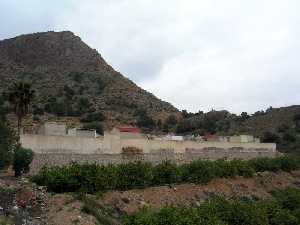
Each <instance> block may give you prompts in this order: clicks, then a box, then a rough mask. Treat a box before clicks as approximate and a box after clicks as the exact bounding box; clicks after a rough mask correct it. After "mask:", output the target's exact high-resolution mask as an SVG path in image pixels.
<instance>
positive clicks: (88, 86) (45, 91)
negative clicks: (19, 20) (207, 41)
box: [0, 31, 179, 123]
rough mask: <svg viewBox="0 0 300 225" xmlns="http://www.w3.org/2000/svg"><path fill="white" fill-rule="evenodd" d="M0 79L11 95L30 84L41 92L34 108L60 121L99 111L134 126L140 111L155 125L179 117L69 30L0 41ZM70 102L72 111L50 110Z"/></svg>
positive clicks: (176, 111) (3, 88) (173, 108)
mask: <svg viewBox="0 0 300 225" xmlns="http://www.w3.org/2000/svg"><path fill="white" fill-rule="evenodd" d="M0 78H1V81H2V82H1V84H0V91H7V87H9V86H10V84H11V83H12V82H14V81H17V80H24V81H29V82H30V83H32V86H33V88H34V89H36V90H37V92H38V93H37V98H36V100H35V102H34V108H37V109H39V111H45V112H47V113H50V114H51V113H54V114H55V113H57V112H55V111H60V112H58V113H57V114H59V115H60V116H73V115H75V116H81V115H82V114H85V113H90V112H95V111H101V112H103V113H104V114H106V115H107V116H109V117H111V118H113V119H114V118H118V117H122V118H121V119H120V118H119V119H120V120H122V121H126V120H127V121H128V122H130V123H131V122H134V121H136V119H137V117H136V111H137V110H144V111H146V113H147V114H148V115H149V116H151V117H152V118H154V119H155V120H157V119H158V118H166V117H167V116H168V115H169V114H173V113H175V114H177V113H178V112H179V111H178V109H176V108H175V107H174V106H172V105H171V104H170V103H167V102H165V101H162V100H160V99H158V98H157V97H155V96H154V95H153V94H151V93H150V92H148V91H146V90H144V89H142V88H140V87H139V86H137V85H136V84H135V83H134V82H133V81H131V80H130V79H128V78H126V77H124V76H123V75H122V74H121V73H120V72H117V71H115V70H114V69H113V68H112V67H111V66H110V65H109V64H107V63H106V61H105V60H104V59H103V57H102V56H101V54H100V53H98V52H97V51H96V50H95V49H92V48H90V47H89V46H88V45H87V44H85V43H84V42H83V41H82V40H81V39H80V37H78V36H76V35H75V34H74V33H72V32H70V31H62V32H54V31H50V32H39V33H33V34H25V35H20V36H17V37H15V38H10V39H4V40H2V41H0ZM83 98H84V100H82V99H83ZM80 101H82V102H81V103H84V101H85V103H84V104H82V105H83V106H82V107H81V106H78V105H80V104H81V103H80ZM87 101H88V103H87ZM66 102H68V105H69V106H70V107H69V109H59V110H56V109H52V110H51V105H52V106H53V105H56V106H57V107H58V108H60V107H61V106H62V105H63V103H66ZM46 105H48V108H47V107H46ZM49 105H50V106H49ZM87 106H89V107H87ZM61 108H63V107H61ZM111 118H109V119H111Z"/></svg>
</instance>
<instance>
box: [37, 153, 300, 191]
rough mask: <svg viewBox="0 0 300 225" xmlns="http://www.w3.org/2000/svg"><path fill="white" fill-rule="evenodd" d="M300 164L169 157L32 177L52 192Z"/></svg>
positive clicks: (202, 178)
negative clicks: (177, 160)
mask: <svg viewBox="0 0 300 225" xmlns="http://www.w3.org/2000/svg"><path fill="white" fill-rule="evenodd" d="M299 168H300V159H299V158H298V157H292V156H282V157H278V158H274V159H271V158H258V159H253V160H249V161H245V160H232V161H226V160H217V161H209V160H197V161H194V162H191V163H188V164H183V165H176V164H173V163H171V162H170V161H166V162H163V163H161V164H158V165H153V164H151V163H148V162H140V161H138V162H130V163H128V164H119V165H107V166H103V165H96V164H83V165H80V164H77V163H73V164H71V165H68V166H62V167H51V168H46V167H45V168H43V169H42V170H41V171H40V172H39V174H38V175H36V176H34V177H33V181H34V182H36V183H37V184H39V185H43V186H47V187H48V190H49V191H53V192H75V191H83V192H87V193H95V192H99V191H106V190H129V189H134V188H145V187H150V186H157V185H165V184H175V183H187V182H189V183H207V182H209V181H211V180H212V179H214V178H223V177H224V178H230V177H235V176H243V177H252V176H253V175H254V174H255V173H256V172H263V171H275V172H276V171H279V170H282V171H287V172H290V171H292V170H296V169H299Z"/></svg>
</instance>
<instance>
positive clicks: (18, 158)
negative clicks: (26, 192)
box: [13, 147, 33, 177]
mask: <svg viewBox="0 0 300 225" xmlns="http://www.w3.org/2000/svg"><path fill="white" fill-rule="evenodd" d="M32 159H33V151H32V150H30V149H26V148H22V147H18V148H17V149H16V150H15V152H14V160H13V169H14V171H15V176H16V177H17V176H21V175H22V174H23V173H28V172H29V169H30V167H29V165H30V163H31V161H32Z"/></svg>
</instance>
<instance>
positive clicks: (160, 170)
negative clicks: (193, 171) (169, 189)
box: [152, 161, 180, 185]
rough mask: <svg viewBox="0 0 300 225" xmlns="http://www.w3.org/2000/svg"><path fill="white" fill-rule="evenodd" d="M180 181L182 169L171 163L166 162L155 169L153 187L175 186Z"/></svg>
mask: <svg viewBox="0 0 300 225" xmlns="http://www.w3.org/2000/svg"><path fill="white" fill-rule="evenodd" d="M179 181H180V169H179V167H178V166H177V165H176V164H174V163H172V162H171V161H165V162H163V163H161V164H158V165H156V166H154V168H153V180H152V184H153V185H164V184H173V183H177V182H179Z"/></svg>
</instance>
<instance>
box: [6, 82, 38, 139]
mask: <svg viewBox="0 0 300 225" xmlns="http://www.w3.org/2000/svg"><path fill="white" fill-rule="evenodd" d="M34 93H35V92H34V90H32V89H31V85H30V84H29V83H25V82H16V83H14V84H13V86H12V87H11V88H10V91H9V93H8V100H9V102H10V104H11V105H13V107H14V112H15V114H16V115H17V118H18V134H19V135H20V131H21V126H22V120H23V118H24V116H26V114H27V113H28V111H29V105H30V104H31V102H32V100H33V98H34Z"/></svg>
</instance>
